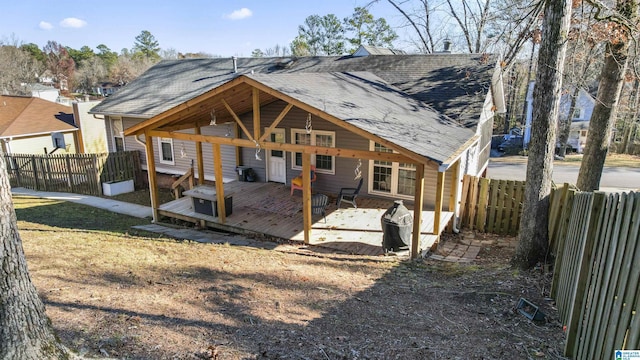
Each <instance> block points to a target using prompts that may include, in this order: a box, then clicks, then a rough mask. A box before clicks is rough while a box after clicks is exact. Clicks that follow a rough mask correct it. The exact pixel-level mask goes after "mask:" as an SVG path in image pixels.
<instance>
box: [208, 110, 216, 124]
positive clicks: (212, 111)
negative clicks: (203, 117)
mask: <svg viewBox="0 0 640 360" xmlns="http://www.w3.org/2000/svg"><path fill="white" fill-rule="evenodd" d="M210 115H211V121H209V125H212V126H216V125H218V124H216V109H215V108H214V109H211V114H210Z"/></svg>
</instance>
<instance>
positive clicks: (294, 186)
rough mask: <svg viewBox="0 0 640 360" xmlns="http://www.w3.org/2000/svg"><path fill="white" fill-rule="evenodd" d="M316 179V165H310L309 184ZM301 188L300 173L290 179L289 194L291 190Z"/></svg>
mask: <svg viewBox="0 0 640 360" xmlns="http://www.w3.org/2000/svg"><path fill="white" fill-rule="evenodd" d="M315 181H316V166H315V165H311V186H313V183H314V182H315ZM296 189H298V190H302V174H300V175H298V176H296V177H294V178H293V179H291V195H293V190H296Z"/></svg>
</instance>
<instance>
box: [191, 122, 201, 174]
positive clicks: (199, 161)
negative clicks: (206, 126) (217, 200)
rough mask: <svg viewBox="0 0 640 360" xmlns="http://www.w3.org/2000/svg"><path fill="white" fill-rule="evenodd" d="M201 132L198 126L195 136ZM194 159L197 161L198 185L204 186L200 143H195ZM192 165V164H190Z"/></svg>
mask: <svg viewBox="0 0 640 360" xmlns="http://www.w3.org/2000/svg"><path fill="white" fill-rule="evenodd" d="M201 133H202V132H201V130H200V126H198V127H196V135H200V134H201ZM196 158H197V161H198V184H200V185H202V184H204V159H203V158H202V143H201V142H200V141H196ZM191 164H192V165H193V163H191Z"/></svg>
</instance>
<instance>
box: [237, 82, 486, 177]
mask: <svg viewBox="0 0 640 360" xmlns="http://www.w3.org/2000/svg"><path fill="white" fill-rule="evenodd" d="M246 76H247V77H249V78H251V79H253V80H255V81H257V82H259V83H261V84H263V85H265V86H268V87H269V88H271V89H273V90H276V91H278V92H279V93H281V94H284V95H286V96H289V97H291V98H293V99H296V100H298V101H300V102H303V103H305V104H307V105H310V106H313V107H315V108H316V109H319V110H321V111H323V112H324V113H326V114H329V115H331V116H333V117H336V118H338V119H340V120H342V121H344V122H345V123H347V124H350V125H352V126H355V127H357V128H360V129H362V130H365V131H367V132H369V133H371V134H375V135H377V136H379V137H381V138H384V139H386V140H388V141H390V142H392V143H394V144H396V145H398V146H400V147H402V148H405V149H409V150H410V151H412V152H414V153H416V154H418V155H422V156H425V157H427V158H429V159H431V160H434V161H436V162H437V163H439V164H442V163H443V162H444V161H445V160H447V159H448V158H449V156H451V154H452V153H455V152H456V151H457V150H458V149H460V148H461V147H462V146H463V145H464V144H465V143H466V142H467V141H468V140H469V139H470V138H472V137H473V136H474V132H473V131H471V130H469V129H466V128H463V127H461V126H460V125H459V124H457V123H454V122H453V121H452V120H451V119H449V118H448V117H446V116H444V115H442V114H440V113H439V112H437V111H435V110H434V109H433V108H431V107H429V106H428V105H426V104H424V103H423V102H420V101H418V100H416V99H414V98H411V97H409V96H407V95H406V94H405V93H403V92H402V91H400V90H399V89H398V88H396V87H394V86H392V85H389V84H388V83H386V82H385V81H384V80H383V79H381V78H379V77H377V76H376V75H374V74H372V73H369V72H352V73H315V74H308V73H290V74H249V75H246Z"/></svg>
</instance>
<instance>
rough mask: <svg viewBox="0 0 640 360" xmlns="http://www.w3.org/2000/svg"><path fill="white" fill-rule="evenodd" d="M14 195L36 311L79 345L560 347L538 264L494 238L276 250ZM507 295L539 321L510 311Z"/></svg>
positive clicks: (245, 354)
mask: <svg viewBox="0 0 640 360" xmlns="http://www.w3.org/2000/svg"><path fill="white" fill-rule="evenodd" d="M14 201H15V207H16V213H17V216H18V226H19V228H20V234H21V236H22V239H23V243H24V248H25V252H26V256H27V261H28V264H29V269H30V274H31V276H32V279H33V281H34V283H35V285H36V287H37V289H38V291H39V294H40V296H41V297H42V299H43V300H44V302H45V304H46V306H47V313H48V315H49V316H50V318H51V320H52V322H53V324H54V327H55V328H56V330H57V332H58V334H59V336H60V338H61V340H62V341H63V342H64V343H65V344H66V345H67V346H69V347H70V348H72V349H74V350H75V351H77V352H79V353H81V354H84V355H86V356H88V357H114V358H122V359H324V360H326V359H498V358H500V359H527V358H530V359H531V358H535V359H557V358H562V357H561V356H560V354H561V352H562V348H563V344H562V339H563V333H562V326H561V324H560V323H559V322H558V321H557V314H556V311H555V309H554V308H553V303H552V302H550V301H548V300H545V297H546V296H548V295H547V290H548V285H549V284H548V282H549V274H542V273H541V272H540V271H532V272H530V273H521V272H518V271H516V270H514V269H512V268H510V267H509V266H508V259H509V257H510V256H511V253H510V251H509V250H508V249H505V248H499V247H495V246H494V247H489V246H487V247H486V248H484V249H483V251H482V252H481V253H480V258H479V259H478V261H477V263H475V264H469V265H464V264H450V263H441V262H435V261H429V260H419V261H400V260H398V259H393V258H389V257H362V256H350V255H344V254H323V255H321V254H318V253H315V252H311V251H305V250H304V249H298V250H294V251H291V252H282V251H273V250H263V249H255V248H248V247H234V246H229V245H212V244H200V243H191V242H181V241H176V240H172V239H166V238H161V237H158V236H157V235H153V234H147V233H132V232H130V231H129V229H130V226H131V225H133V224H137V223H141V222H144V220H140V219H134V218H130V217H127V216H123V215H117V214H112V213H109V212H105V211H102V210H98V209H93V208H87V207H84V206H82V205H77V204H72V203H64V202H57V201H52V200H42V199H33V198H27V197H16V198H14ZM449 241H456V239H455V238H452V239H450V240H449ZM290 248H293V247H290ZM520 297H525V298H527V299H528V300H530V301H532V302H534V303H536V304H539V305H540V306H541V310H542V311H543V312H545V313H546V314H547V321H545V322H543V323H537V324H534V323H532V322H531V321H529V320H528V319H527V318H525V317H524V316H523V315H521V314H520V313H518V312H517V311H515V306H516V304H517V302H518V300H519V298H520Z"/></svg>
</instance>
